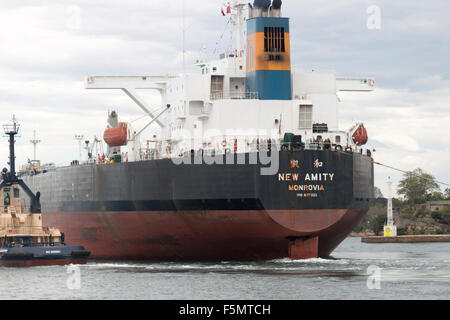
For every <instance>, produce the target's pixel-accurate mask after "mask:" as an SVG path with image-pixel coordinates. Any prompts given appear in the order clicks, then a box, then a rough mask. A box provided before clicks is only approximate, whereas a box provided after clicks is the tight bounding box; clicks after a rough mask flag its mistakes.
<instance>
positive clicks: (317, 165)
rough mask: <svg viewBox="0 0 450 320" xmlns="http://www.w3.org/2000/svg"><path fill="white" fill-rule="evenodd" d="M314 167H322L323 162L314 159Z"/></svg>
mask: <svg viewBox="0 0 450 320" xmlns="http://www.w3.org/2000/svg"><path fill="white" fill-rule="evenodd" d="M314 167H316V168H322V167H323V162H319V159H316V161H314Z"/></svg>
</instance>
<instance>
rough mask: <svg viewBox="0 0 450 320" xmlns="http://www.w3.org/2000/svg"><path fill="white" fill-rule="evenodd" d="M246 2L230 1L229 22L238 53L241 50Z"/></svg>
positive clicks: (240, 0)
mask: <svg viewBox="0 0 450 320" xmlns="http://www.w3.org/2000/svg"><path fill="white" fill-rule="evenodd" d="M246 6H247V2H246V1H243V0H233V2H232V3H231V9H232V10H231V18H230V22H231V24H232V25H233V26H234V40H235V49H236V51H237V53H238V54H240V53H241V52H242V51H243V48H244V46H243V43H244V41H243V38H244V10H245V8H246Z"/></svg>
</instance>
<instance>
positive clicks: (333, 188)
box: [23, 150, 374, 260]
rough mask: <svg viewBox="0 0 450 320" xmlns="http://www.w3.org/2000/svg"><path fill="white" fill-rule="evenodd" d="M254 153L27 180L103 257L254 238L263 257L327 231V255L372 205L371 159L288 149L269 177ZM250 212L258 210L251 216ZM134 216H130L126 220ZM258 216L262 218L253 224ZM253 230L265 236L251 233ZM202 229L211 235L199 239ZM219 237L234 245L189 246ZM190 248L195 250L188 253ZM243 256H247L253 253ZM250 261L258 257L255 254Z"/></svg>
mask: <svg viewBox="0 0 450 320" xmlns="http://www.w3.org/2000/svg"><path fill="white" fill-rule="evenodd" d="M221 157H222V156H221ZM249 157H250V155H249V154H247V155H246V158H245V163H246V164H214V165H207V164H205V163H202V164H192V165H187V164H183V165H175V164H174V163H173V162H172V161H171V160H169V159H165V160H154V161H143V162H132V163H120V164H113V165H86V166H74V167H65V168H59V169H57V170H56V171H55V172H48V173H45V174H42V175H37V176H32V177H23V179H24V180H25V182H26V183H27V184H28V185H29V186H30V188H31V189H32V190H33V191H34V192H37V191H40V192H41V194H42V197H41V204H42V210H43V213H44V215H43V217H44V221H45V222H47V223H48V224H49V225H52V226H56V227H59V228H61V229H62V231H63V232H65V233H66V235H67V237H68V238H67V240H68V241H70V242H71V243H76V244H82V245H86V247H87V248H88V249H90V247H89V246H88V243H91V246H94V247H95V248H96V249H95V250H92V252H93V257H94V258H102V259H108V258H114V259H120V258H124V259H125V258H126V259H128V258H135V259H139V258H143V259H152V258H155V259H164V260H172V259H171V255H164V254H161V252H163V249H164V248H165V249H167V248H168V247H170V246H173V249H171V250H172V251H173V252H176V255H177V259H178V258H179V259H188V260H189V259H195V260H201V259H202V256H203V257H204V259H207V260H214V257H215V258H216V259H219V260H220V259H221V258H222V257H226V258H227V259H233V257H232V255H231V256H229V254H228V253H229V250H227V243H226V242H227V241H228V242H229V245H228V247H230V246H235V245H236V242H239V241H245V242H246V243H248V248H249V250H251V248H252V246H253V247H255V246H254V244H256V243H260V244H264V245H265V246H266V247H267V252H268V254H267V255H265V254H264V250H263V251H261V252H260V253H259V254H258V257H261V258H271V257H282V256H287V255H288V254H289V253H288V249H287V247H288V243H289V241H290V240H289V239H287V238H296V237H303V238H304V237H310V236H317V237H322V241H320V240H319V243H320V244H319V247H321V248H323V250H320V249H319V252H320V253H319V254H320V255H327V254H329V253H330V252H331V251H332V250H333V249H334V248H335V247H336V246H337V245H338V244H339V243H340V242H341V241H342V240H343V239H345V237H346V236H347V235H348V233H349V232H351V230H352V228H353V227H354V226H355V225H356V224H358V223H359V221H360V220H361V219H362V217H363V216H364V214H365V213H366V212H367V210H368V208H369V205H370V201H371V199H372V197H373V183H374V180H373V161H372V159H371V158H370V157H367V156H365V155H361V154H355V153H346V152H335V151H311V150H306V151H296V152H279V164H280V165H279V170H278V173H277V174H276V175H269V176H264V175H261V168H262V167H264V166H261V165H259V164H249V163H250V160H249ZM222 158H223V162H224V163H225V162H226V160H225V158H224V157H222ZM193 160H195V159H193ZM316 160H318V161H317V162H316ZM196 161H197V163H199V162H198V161H199V159H196ZM196 161H193V162H196ZM236 162H237V161H236V159H235V163H236ZM315 164H316V165H315ZM320 164H321V165H320ZM307 174H308V177H306V175H307ZM314 179H316V180H317V181H313V180H314ZM249 212H255V213H256V214H255V215H254V217H253V216H252V217H251V218H248V217H249ZM46 213H47V214H46ZM121 213H123V214H121ZM241 213H242V214H241ZM126 216H128V217H129V220H128V221H126V220H123V219H124V217H126ZM213 217H214V218H213ZM215 217H217V218H215ZM239 217H243V218H242V221H241V222H240V221H239ZM46 219H47V221H46ZM83 219H85V220H83ZM208 219H210V220H208ZM246 219H247V220H246ZM204 220H208V223H205V221H204ZM250 220H251V221H252V224H250V225H249V224H246V222H248V221H250ZM161 221H164V224H161V225H159V222H161ZM83 222H85V223H83ZM240 223H241V224H240ZM272 224H273V225H272ZM83 225H84V228H83ZM124 225H126V228H125V227H123V228H122V226H124ZM155 225H158V226H159V227H158V228H154V226H155ZM220 225H224V226H227V227H229V228H230V229H229V230H228V231H227V232H228V233H223V234H222V233H220V231H219V230H218V231H217V232H215V233H212V234H211V233H210V232H209V230H207V229H208V228H209V229H210V228H215V227H217V226H219V227H220ZM244 225H245V227H243V226H244ZM142 226H145V228H143V227H142ZM202 228H203V229H202ZM249 228H250V229H251V228H259V230H261V233H258V232H257V231H255V233H254V235H253V237H249V236H248V234H252V232H251V230H250V229H249ZM232 230H238V231H236V232H233V231H232ZM262 231H264V233H262ZM267 232H269V233H272V234H273V237H272V236H271V235H270V234H269V235H268V236H266V235H265V234H266V233H267ZM130 233H131V234H133V233H134V234H135V237H133V236H132V235H131V236H130ZM199 233H200V234H205V236H204V237H203V238H199V237H198V236H197V237H196V236H195V235H196V234H197V235H198V234H199ZM71 234H72V235H73V236H71ZM93 235H95V236H93ZM255 237H256V238H255ZM262 237H264V238H262ZM258 238H259V239H258ZM164 239H166V240H164ZM174 239H176V241H175V242H174V241H172V240H174ZM219 240H220V243H221V244H224V245H221V246H220V247H221V248H222V249H221V250H218V247H217V246H218V245H217V246H216V247H215V249H213V248H211V249H209V251H208V252H206V251H205V250H200V249H199V250H189V249H190V248H191V249H192V247H194V246H195V247H198V248H200V246H201V245H200V243H201V242H202V241H203V242H210V243H216V242H217V243H219V242H218V241H219ZM263 240H264V241H263ZM73 241H76V242H73ZM83 241H85V242H83ZM121 241H128V242H130V241H131V242H132V243H133V242H135V243H136V244H138V245H139V248H140V249H139V250H136V251H135V253H134V254H133V255H127V254H126V250H123V251H122V249H120V246H124V244H123V243H121ZM197 241H198V243H197ZM194 242H195V244H194ZM224 242H225V243H224ZM270 242H273V243H276V245H273V246H271V245H270V244H268V243H270ZM142 243H144V244H145V243H148V246H146V245H142ZM283 243H285V245H284V244H283ZM109 245H113V247H112V248H111V247H108V246H109ZM158 246H159V247H158ZM176 246H178V248H179V249H177V250H176ZM114 248H117V250H115V249H114ZM183 250H184V251H183ZM269 251H270V254H269ZM128 252H130V249H128ZM152 252H153V253H155V254H153V253H152ZM156 252H157V253H158V254H156ZM182 252H191V253H190V254H187V255H186V256H184V257H183V256H182ZM236 258H238V259H245V252H244V253H242V252H240V254H239V257H236ZM247 258H248V259H252V260H253V259H256V258H257V257H256V255H255V254H254V253H252V252H248V255H247ZM174 259H175V258H174Z"/></svg>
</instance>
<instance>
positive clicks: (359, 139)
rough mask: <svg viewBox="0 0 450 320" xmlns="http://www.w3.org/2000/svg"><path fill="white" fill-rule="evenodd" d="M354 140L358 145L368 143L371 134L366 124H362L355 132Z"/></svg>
mask: <svg viewBox="0 0 450 320" xmlns="http://www.w3.org/2000/svg"><path fill="white" fill-rule="evenodd" d="M352 140H353V143H354V144H355V145H357V146H363V145H365V144H366V143H367V141H368V140H369V136H368V135H367V130H366V128H365V127H364V124H360V125H359V127H358V128H357V129H356V130H355V131H354V132H353V135H352Z"/></svg>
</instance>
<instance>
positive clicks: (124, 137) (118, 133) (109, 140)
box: [103, 122, 128, 147]
mask: <svg viewBox="0 0 450 320" xmlns="http://www.w3.org/2000/svg"><path fill="white" fill-rule="evenodd" d="M127 129H128V128H127V124H126V123H124V122H120V123H119V126H118V127H117V128H108V129H106V130H105V133H104V134H103V140H105V142H106V144H107V145H108V146H110V147H120V146H125V145H126V144H127V143H128V134H127V132H128V130H127Z"/></svg>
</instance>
